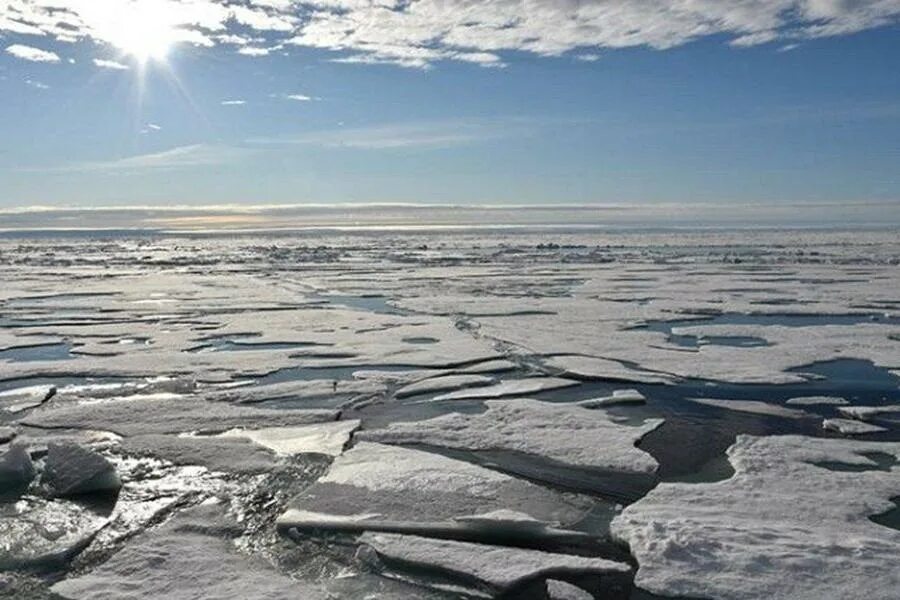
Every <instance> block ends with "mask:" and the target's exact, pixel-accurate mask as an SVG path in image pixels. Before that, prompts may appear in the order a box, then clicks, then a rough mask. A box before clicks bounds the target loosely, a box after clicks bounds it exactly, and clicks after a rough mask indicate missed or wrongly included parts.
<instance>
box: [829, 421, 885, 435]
mask: <svg viewBox="0 0 900 600" xmlns="http://www.w3.org/2000/svg"><path fill="white" fill-rule="evenodd" d="M822 427H823V428H824V429H827V430H829V431H837V432H838V433H843V434H844V435H865V434H867V433H881V432H882V431H887V429H886V428H884V427H879V426H878V425H872V424H871V423H863V422H862V421H857V420H855V419H825V420H824V421H822Z"/></svg>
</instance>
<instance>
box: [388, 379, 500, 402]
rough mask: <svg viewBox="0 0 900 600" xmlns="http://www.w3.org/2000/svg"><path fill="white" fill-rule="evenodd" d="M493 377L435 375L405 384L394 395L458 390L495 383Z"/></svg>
mask: <svg viewBox="0 0 900 600" xmlns="http://www.w3.org/2000/svg"><path fill="white" fill-rule="evenodd" d="M495 381H496V380H495V379H494V378H493V377H487V376H485V375H478V374H471V375H447V376H444V377H434V378H429V379H424V380H422V381H417V382H415V383H411V384H409V385H405V386H403V387H402V388H400V389H399V390H397V391H396V392H394V396H396V397H397V398H406V397H408V396H416V395H418V394H436V393H438V392H444V391H447V390H458V389H462V388H470V387H478V386H486V385H490V384H492V383H494V382H495Z"/></svg>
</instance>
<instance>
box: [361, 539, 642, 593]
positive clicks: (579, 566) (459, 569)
mask: <svg viewBox="0 0 900 600" xmlns="http://www.w3.org/2000/svg"><path fill="white" fill-rule="evenodd" d="M360 541H361V542H362V543H364V544H366V545H367V546H368V547H370V548H372V549H373V550H374V551H375V553H376V554H377V555H378V556H379V557H381V558H384V559H387V560H388V561H394V562H399V563H400V564H402V565H406V566H409V567H413V568H416V567H419V568H421V567H425V568H428V569H436V570H438V571H440V572H443V573H446V574H447V575H449V576H450V577H458V578H460V579H462V580H465V581H474V582H476V583H477V584H479V587H482V588H483V589H485V590H487V591H489V592H491V593H493V594H503V593H509V592H511V591H512V590H513V589H514V588H516V587H517V586H520V585H522V584H524V583H526V582H528V581H529V580H533V579H536V578H540V577H547V576H559V575H563V576H566V575H568V576H574V575H580V574H592V575H613V576H620V577H621V576H624V575H626V574H627V573H629V572H630V570H631V568H630V567H629V566H628V565H627V564H625V563H621V562H615V561H611V560H607V559H604V558H591V557H584V556H572V555H568V554H556V553H551V552H543V551H540V550H526V549H521V548H509V547H505V546H489V545H486V544H473V543H469V542H458V541H450V540H436V539H431V538H424V537H418V536H412V535H397V534H389V533H366V534H364V535H363V536H361V537H360Z"/></svg>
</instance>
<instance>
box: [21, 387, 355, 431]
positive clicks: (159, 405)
mask: <svg viewBox="0 0 900 600" xmlns="http://www.w3.org/2000/svg"><path fill="white" fill-rule="evenodd" d="M338 415H339V413H338V411H335V410H328V409H304V410H274V409H263V408H250V407H246V406H232V405H229V404H225V403H222V402H208V401H205V400H200V399H197V398H194V397H183V398H140V399H136V400H127V399H126V400H121V401H112V402H99V403H96V404H87V405H78V406H66V407H63V408H57V409H53V410H47V409H43V410H41V411H39V412H35V413H32V414H30V415H29V416H28V417H27V418H25V419H23V421H22V422H23V423H24V424H27V425H33V426H35V427H52V428H63V427H70V428H77V429H94V430H100V431H112V432H114V433H117V434H119V435H125V436H127V435H141V434H150V433H183V432H188V431H227V430H228V429H233V428H235V427H243V426H246V425H247V424H253V426H254V427H266V426H271V427H283V426H294V425H308V424H311V423H323V422H328V421H334V420H336V419H337V417H338Z"/></svg>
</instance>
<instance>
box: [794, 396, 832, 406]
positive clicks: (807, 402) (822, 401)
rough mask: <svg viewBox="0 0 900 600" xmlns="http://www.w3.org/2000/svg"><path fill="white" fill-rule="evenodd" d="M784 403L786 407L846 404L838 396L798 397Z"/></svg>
mask: <svg viewBox="0 0 900 600" xmlns="http://www.w3.org/2000/svg"><path fill="white" fill-rule="evenodd" d="M784 403H785V404H787V405H788V406H842V405H845V404H847V400H846V399H845V398H841V397H839V396H798V397H796V398H789V399H787V400H785V402H784Z"/></svg>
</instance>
